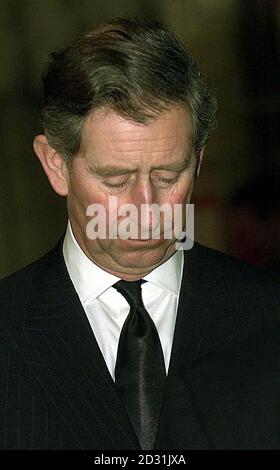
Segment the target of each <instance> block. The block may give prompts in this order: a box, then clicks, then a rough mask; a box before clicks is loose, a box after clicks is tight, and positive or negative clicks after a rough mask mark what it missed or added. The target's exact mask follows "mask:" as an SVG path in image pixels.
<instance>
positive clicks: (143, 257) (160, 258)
mask: <svg viewBox="0 0 280 470" xmlns="http://www.w3.org/2000/svg"><path fill="white" fill-rule="evenodd" d="M173 246H174V245H171V246H170V245H169V246H167V247H162V248H161V250H155V249H154V250H146V251H142V250H141V251H134V252H130V253H123V254H122V255H120V253H116V255H114V254H112V258H113V259H114V261H115V262H116V263H117V264H118V265H119V266H121V267H123V268H128V269H129V268H132V269H134V268H139V269H145V268H147V269H149V268H151V269H154V268H155V267H157V266H159V265H160V264H162V263H163V262H165V261H166V260H167V259H168V258H169V257H170V256H171V255H172V254H173V253H174V252H175V247H174V248H173Z"/></svg>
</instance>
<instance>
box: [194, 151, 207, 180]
mask: <svg viewBox="0 0 280 470" xmlns="http://www.w3.org/2000/svg"><path fill="white" fill-rule="evenodd" d="M204 153H205V147H201V148H200V149H199V151H198V157H197V166H196V174H195V177H196V178H198V176H199V173H200V168H201V164H202V161H203V158H204Z"/></svg>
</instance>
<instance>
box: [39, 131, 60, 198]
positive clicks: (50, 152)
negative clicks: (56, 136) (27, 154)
mask: <svg viewBox="0 0 280 470" xmlns="http://www.w3.org/2000/svg"><path fill="white" fill-rule="evenodd" d="M33 148H34V151H35V153H36V155H37V157H38V158H39V160H40V162H41V164H42V167H43V169H44V171H45V173H46V175H47V177H48V179H49V182H50V183H51V185H52V187H53V189H54V190H55V192H57V194H59V195H60V196H67V194H68V180H67V176H68V169H67V167H66V164H65V161H64V160H63V158H62V157H61V155H60V154H59V153H57V152H56V150H54V149H53V148H52V147H51V146H50V145H49V142H48V139H47V138H46V136H45V135H37V136H36V137H35V139H34V142H33Z"/></svg>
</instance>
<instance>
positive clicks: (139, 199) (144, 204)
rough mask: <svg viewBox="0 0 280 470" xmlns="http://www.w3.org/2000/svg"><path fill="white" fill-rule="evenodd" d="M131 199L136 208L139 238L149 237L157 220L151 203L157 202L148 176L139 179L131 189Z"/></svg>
mask: <svg viewBox="0 0 280 470" xmlns="http://www.w3.org/2000/svg"><path fill="white" fill-rule="evenodd" d="M132 199H133V204H135V206H136V208H137V214H138V233H139V234H140V233H141V237H140V235H139V238H151V232H152V229H154V228H155V226H156V225H157V224H158V223H159V221H157V218H156V216H155V211H154V210H152V207H153V206H152V205H154V204H156V203H157V197H156V193H155V188H154V187H153V185H152V183H151V181H150V180H149V179H148V178H147V179H139V181H138V182H137V184H136V185H135V187H134V188H133V190H132Z"/></svg>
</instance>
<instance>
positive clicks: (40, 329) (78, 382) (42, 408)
mask: <svg viewBox="0 0 280 470" xmlns="http://www.w3.org/2000/svg"><path fill="white" fill-rule="evenodd" d="M185 257H186V259H185V267H184V274H183V282H182V288H181V293H180V302H179V309H178V316H177V323H176V329H175V336H174V343H173V350H172V355H171V362H170V369H169V374H168V378H167V383H166V390H165V399H164V403H163V407H162V413H161V418H160V424H159V429H158V435H157V439H156V446H155V448H156V449H177V450H182V449H184V450H188V449H279V448H280V332H279V310H280V295H279V284H278V283H277V282H276V280H273V279H272V278H271V276H270V275H268V274H264V273H263V272H261V271H258V270H255V269H253V268H250V267H249V266H247V265H245V264H243V263H241V262H239V261H238V260H235V259H233V258H230V257H228V256H225V255H223V254H221V253H218V252H216V251H213V250H210V249H208V248H206V247H203V246H201V245H199V244H196V245H195V246H194V248H193V249H192V250H190V251H187V252H185ZM0 314H1V340H0V362H1V364H0V380H1V382H0V448H1V449H125V450H128V449H139V444H138V442H137V439H136V436H135V434H134V431H133V429H132V427H131V424H130V422H129V419H128V417H127V415H126V413H125V410H124V408H123V406H122V403H121V401H120V398H119V396H118V392H117V390H116V387H115V384H114V382H113V380H112V378H111V376H110V374H109V372H108V370H107V367H106V364H105V362H104V360H103V356H102V354H101V352H100V350H99V348H98V345H97V343H96V340H95V337H94V334H93V333H92V330H91V328H90V325H89V323H88V320H87V318H86V315H85V313H84V311H83V308H82V306H81V304H80V301H79V298H78V296H77V294H76V293H75V291H74V288H73V285H72V283H71V281H70V278H69V276H68V273H67V270H66V267H65V264H64V260H63V256H62V243H61V241H60V243H59V244H58V245H57V247H56V248H55V249H54V250H52V251H51V252H49V253H48V254H47V255H45V256H44V257H43V258H42V259H40V260H38V261H37V262H35V263H33V264H32V265H30V266H28V267H26V268H24V269H22V270H20V271H18V272H17V273H15V274H13V275H11V276H9V277H7V278H5V279H4V280H2V281H1V282H0Z"/></svg>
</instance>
